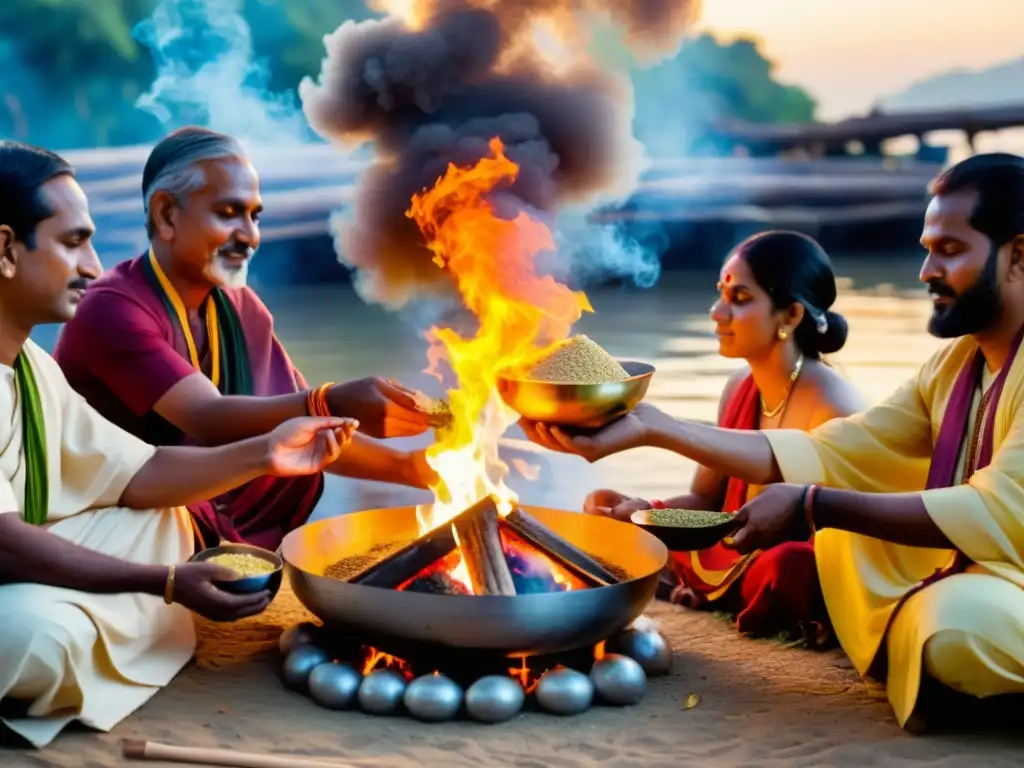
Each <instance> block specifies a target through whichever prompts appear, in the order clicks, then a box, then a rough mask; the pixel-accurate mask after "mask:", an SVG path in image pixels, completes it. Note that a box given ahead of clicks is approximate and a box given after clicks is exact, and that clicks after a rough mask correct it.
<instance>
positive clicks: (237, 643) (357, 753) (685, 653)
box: [0, 587, 1024, 768]
mask: <svg viewBox="0 0 1024 768" xmlns="http://www.w3.org/2000/svg"><path fill="white" fill-rule="evenodd" d="M648 615H649V616H651V617H653V618H654V619H655V620H657V621H658V622H660V625H661V630H662V631H663V632H664V633H665V635H666V636H667V637H668V638H669V640H670V642H671V643H672V646H673V648H674V649H675V657H674V666H673V671H672V672H671V673H670V674H669V675H667V676H665V677H661V678H657V679H654V680H651V681H650V683H649V688H648V693H647V696H646V697H645V698H644V700H643V701H642V702H641V703H640V704H638V705H637V706H635V707H630V708H627V709H614V708H604V707H597V708H593V709H591V710H590V711H589V712H587V713H585V714H583V715H579V716H576V717H573V718H559V717H555V716H551V715H546V714H540V713H527V714H524V715H521V716H520V717H518V718H517V719H515V720H513V721H511V722H509V723H504V724H501V725H495V726H489V725H480V724H476V723H470V722H452V723H444V724H435V725H426V724H421V723H417V722H415V721H412V720H409V719H406V718H377V717H372V716H369V715H364V714H360V713H355V712H342V713H338V712H328V711H325V710H322V709H320V708H318V707H317V706H316V705H315V704H313V702H312V701H310V700H309V699H307V698H305V697H303V696H301V695H299V694H295V693H292V692H289V691H287V690H286V689H285V688H284V687H283V686H282V685H281V683H280V682H279V681H278V680H277V679H276V677H275V675H276V669H277V665H278V663H279V660H280V659H279V656H278V654H277V651H276V643H277V638H278V635H279V634H280V632H281V630H282V628H284V627H287V626H290V625H291V624H293V623H295V622H297V621H300V620H303V619H305V618H307V614H306V613H305V610H304V609H303V608H302V607H301V605H300V604H299V603H298V602H297V600H296V599H295V597H294V595H292V593H291V592H290V591H289V590H288V589H287V587H286V588H285V589H282V591H281V593H280V595H279V596H278V598H277V600H276V601H275V602H274V604H273V605H272V606H271V607H270V609H269V610H268V611H267V612H266V613H264V614H263V615H262V616H259V617H255V618H253V619H249V620H246V621H244V622H240V623H238V624H235V625H217V624H212V623H209V622H205V621H202V620H200V623H199V629H200V647H199V651H198V653H197V657H196V661H195V663H194V664H192V665H190V666H189V667H188V668H186V669H185V670H184V671H183V672H182V674H181V675H180V676H179V677H178V678H177V679H176V680H175V681H174V682H173V683H172V685H171V686H170V687H169V688H168V689H166V690H164V691H162V692H160V693H158V694H157V695H156V696H155V697H154V698H153V700H152V701H151V702H150V703H149V704H148V705H146V706H145V707H143V709H142V710H140V711H139V712H137V713H135V715H133V716H132V717H130V718H129V719H127V720H126V721H124V722H123V723H121V724H120V725H119V726H118V727H117V728H115V729H114V731H113V732H111V733H109V734H96V733H93V732H89V731H86V730H84V729H82V730H70V731H67V732H65V733H64V734H63V735H62V736H61V737H60V738H59V739H58V740H57V741H56V742H55V743H54V745H53V746H52V747H50V748H48V749H46V750H43V751H39V752H35V751H31V750H5V751H4V752H3V753H0V763H2V764H3V765H4V766H8V765H10V766H15V765H17V766H51V765H52V766H75V767H76V768H87V767H90V766H115V765H122V764H124V763H123V762H122V759H121V757H120V754H119V750H120V741H121V739H123V738H137V739H149V740H153V741H160V742H164V743H170V744H177V745H192V746H207V747H221V748H231V749H238V750H244V751H251V752H275V753H291V754H307V755H318V756H329V755H330V756H337V757H339V758H349V759H351V760H353V761H355V762H357V763H358V765H359V766H379V767H380V768H413V767H414V766H435V765H436V766H442V765H447V766H467V767H469V766H474V767H480V766H523V767H524V768H525V767H527V766H564V767H566V768H577V767H578V768H583V767H584V766H597V765H600V766H604V767H608V766H644V768H655V767H656V766H680V765H701V766H715V767H716V768H717V767H718V766H722V767H723V768H725V767H726V766H745V765H759V766H787V767H789V766H850V767H851V768H852V767H853V766H858V767H859V766H870V765H887V766H889V765H891V766H910V765H915V766H916V765H918V764H920V763H921V762H923V761H927V762H929V763H932V764H933V765H936V766H958V767H959V766H964V765H968V764H970V765H971V766H972V768H976V767H977V766H981V765H1006V766H1010V765H1018V764H1019V762H1020V754H1021V752H1020V749H1021V747H1022V746H1024V741H1022V740H1020V739H1019V738H1014V737H1013V736H1012V735H1011V734H1010V733H1008V732H1006V731H1003V732H999V731H996V732H994V733H993V732H988V733H982V732H979V731H978V730H977V729H973V732H970V733H967V734H959V735H951V734H950V735H941V736H927V737H920V736H912V735H910V734H907V733H905V732H903V731H901V730H900V729H899V728H897V727H896V725H895V722H894V721H893V718H892V715H891V712H890V710H889V707H888V704H887V703H886V702H885V701H884V699H879V698H878V697H877V695H873V694H872V693H871V692H869V690H868V689H867V688H866V687H865V686H864V685H863V684H862V683H861V682H860V681H859V679H858V678H857V676H856V674H855V673H854V672H853V671H852V670H851V669H850V668H849V665H848V663H847V662H846V660H845V657H844V656H843V655H842V654H841V653H840V652H838V651H830V652H815V651H806V650H800V649H793V648H785V647H781V646H780V645H778V644H775V643H772V642H768V641H757V640H750V639H746V638H742V637H740V636H738V635H737V634H736V633H735V632H734V631H733V629H732V628H731V627H729V626H728V625H727V624H725V623H723V622H721V621H720V620H717V619H715V618H714V617H712V616H711V615H709V614H705V613H693V612H690V611H687V610H685V609H681V608H676V607H675V606H669V605H665V604H661V603H655V604H653V605H652V606H651V608H650V610H649V612H648ZM692 693H696V694H699V696H700V699H699V703H698V704H697V705H696V706H695V707H693V708H691V709H687V708H686V707H685V702H686V700H687V698H688V697H689V695H690V694H692ZM141 764H142V763H140V765H141ZM161 764H162V763H148V765H154V766H155V765H161ZM168 765H169V764H168Z"/></svg>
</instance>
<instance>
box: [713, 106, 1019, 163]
mask: <svg viewBox="0 0 1024 768" xmlns="http://www.w3.org/2000/svg"><path fill="white" fill-rule="evenodd" d="M1019 126H1024V104H1016V105H1010V106H1003V107H985V108H974V109H946V110H936V111H928V112H898V113H890V114H886V113H884V112H881V111H878V110H876V111H874V112H872V113H870V114H868V115H865V116H863V117H851V118H847V119H845V120H840V121H838V122H834V123H792V124H780V123H772V124H758V123H747V122H742V121H724V122H722V123H719V124H718V125H717V126H715V129H714V133H715V134H716V135H717V136H718V137H719V138H720V139H722V140H724V141H726V142H728V143H730V144H732V145H733V146H734V147H737V148H743V149H745V150H746V151H748V152H749V153H750V154H751V155H755V156H764V155H778V154H782V153H784V152H788V151H792V150H804V151H807V152H809V153H810V154H817V155H821V154H824V155H829V154H842V153H844V152H845V150H846V147H847V145H849V144H850V142H859V143H860V144H861V145H862V146H863V147H864V154H867V155H880V154H881V144H882V142H883V141H886V140H887V139H895V138H898V137H901V136H914V137H916V138H917V139H918V140H923V138H924V137H925V135H926V134H929V133H932V132H934V131H961V132H963V133H964V134H965V135H966V137H967V141H968V143H969V144H970V146H971V148H972V149H973V147H974V140H975V137H976V136H977V135H978V134H979V133H984V132H987V131H1000V130H1004V129H1006V128H1016V127H1019Z"/></svg>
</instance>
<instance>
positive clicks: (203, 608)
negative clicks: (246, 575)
mask: <svg viewBox="0 0 1024 768" xmlns="http://www.w3.org/2000/svg"><path fill="white" fill-rule="evenodd" d="M235 578H237V574H236V573H235V571H233V570H232V569H230V568H226V567H225V566H223V565H217V564H216V563H184V564H182V565H179V566H176V567H175V569H174V593H173V600H174V602H176V603H179V604H181V605H183V606H185V607H186V608H188V609H189V610H190V611H194V612H195V613H198V614H199V615H200V616H204V617H205V618H207V619H210V620H211V621H237V620H238V619H244V618H246V617H247V616H255V615H256V614H257V613H259V612H260V611H263V610H264V609H265V608H266V607H267V606H268V605H269V604H270V592H269V590H263V591H262V592H254V593H252V594H247V595H236V594H233V593H231V592H225V591H224V590H223V589H220V588H219V587H218V586H217V585H216V582H218V581H231V580H233V579H235Z"/></svg>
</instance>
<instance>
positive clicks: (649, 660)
mask: <svg viewBox="0 0 1024 768" xmlns="http://www.w3.org/2000/svg"><path fill="white" fill-rule="evenodd" d="M607 650H608V652H609V653H621V654H622V655H623V656H629V657H630V658H631V659H634V660H635V661H637V662H639V663H640V666H641V667H643V668H644V672H646V673H647V676H648V677H657V676H659V675H664V674H665V673H666V672H668V671H669V670H670V669H671V668H672V648H671V647H669V644H668V641H666V640H665V637H664V636H663V635H662V634H661V633H660V632H655V631H654V630H650V629H645V630H641V629H627V630H626V631H625V632H622V633H620V634H618V635H615V636H614V637H612V638H610V639H609V640H608V644H607Z"/></svg>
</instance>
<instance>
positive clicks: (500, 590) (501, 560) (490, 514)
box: [453, 498, 516, 597]
mask: <svg viewBox="0 0 1024 768" xmlns="http://www.w3.org/2000/svg"><path fill="white" fill-rule="evenodd" d="M477 507H481V509H480V511H479V512H478V513H477V514H474V515H470V516H465V517H464V516H463V515H459V517H458V518H457V519H456V522H454V523H453V527H454V528H455V533H456V535H457V536H458V540H459V551H460V552H461V553H462V561H463V562H464V563H465V564H466V570H467V571H468V572H469V581H470V584H472V585H473V593H474V594H477V595H505V596H508V597H513V596H515V594H516V585H515V583H514V582H513V581H512V571H510V570H509V567H508V562H507V561H506V560H505V553H504V551H503V550H502V547H501V535H500V534H499V532H498V508H497V507H496V506H495V504H494V501H493V499H491V498H486V499H484V500H483V501H481V502H479V503H478V504H476V505H474V506H473V507H472V508H471V509H476V508H477Z"/></svg>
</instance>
